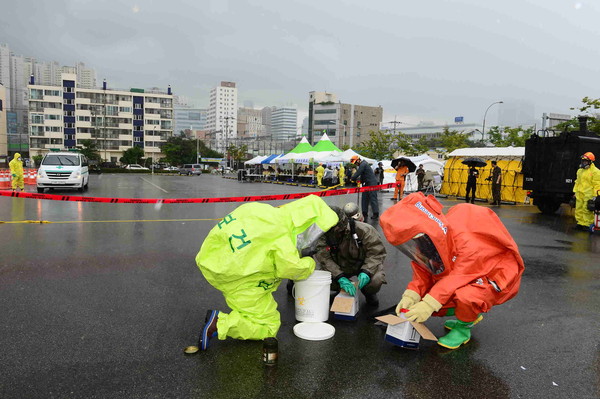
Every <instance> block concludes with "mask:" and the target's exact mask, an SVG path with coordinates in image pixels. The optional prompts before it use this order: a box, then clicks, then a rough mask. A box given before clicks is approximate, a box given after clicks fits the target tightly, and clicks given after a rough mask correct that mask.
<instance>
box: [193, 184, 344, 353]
mask: <svg viewBox="0 0 600 399" xmlns="http://www.w3.org/2000/svg"><path fill="white" fill-rule="evenodd" d="M337 222H338V216H337V214H336V213H335V212H334V211H333V210H332V209H331V208H330V207H329V206H328V205H327V203H326V202H325V201H323V200H322V199H321V198H319V197H317V196H315V195H309V196H307V197H304V198H301V199H299V200H296V201H293V202H290V203H288V204H286V205H283V206H281V207H279V208H275V207H272V206H271V205H268V204H262V203H258V202H254V203H248V204H244V205H241V206H239V207H238V208H236V209H235V210H234V211H233V212H231V213H230V214H228V215H226V216H225V217H224V218H223V220H221V221H220V222H219V223H217V225H216V226H215V227H213V229H212V230H211V231H210V232H209V233H208V236H207V237H206V239H205V240H204V242H203V243H202V247H201V248H200V252H198V255H197V256H196V263H197V265H198V267H199V268H200V271H201V272H202V274H203V275H204V277H205V278H206V280H207V281H208V282H209V283H210V284H211V285H212V286H213V287H215V288H216V289H218V290H220V291H221V292H222V293H223V296H224V297H225V301H226V302H227V305H228V306H229V307H230V308H231V309H232V311H231V312H230V313H224V312H220V311H218V310H209V311H208V312H207V313H206V320H205V326H204V329H203V330H202V334H201V336H200V342H199V345H198V346H199V347H200V348H201V349H202V350H206V349H207V347H208V343H209V341H210V339H211V338H212V337H215V336H218V338H219V339H220V340H224V339H225V338H226V337H231V338H235V339H243V340H246V339H252V340H260V339H264V338H268V337H275V336H276V334H277V331H278V330H279V327H280V325H281V320H280V317H279V312H278V311H277V303H276V302H275V300H274V299H273V295H272V293H273V292H274V291H276V290H277V287H278V286H279V283H280V282H281V280H282V279H291V280H303V279H306V278H308V276H310V275H311V274H312V272H313V271H314V268H315V261H314V260H313V259H312V258H311V257H310V255H311V254H312V253H314V250H315V248H316V242H317V240H318V239H319V237H321V236H322V235H323V234H324V233H325V232H326V231H327V230H329V229H330V228H331V227H333V226H335V225H336V224H337Z"/></svg>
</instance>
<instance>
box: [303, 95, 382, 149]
mask: <svg viewBox="0 0 600 399" xmlns="http://www.w3.org/2000/svg"><path fill="white" fill-rule="evenodd" d="M308 108H309V114H308V125H309V127H308V141H309V142H310V143H311V144H314V143H315V142H316V141H317V138H318V137H320V135H321V133H324V132H325V133H327V135H328V136H329V138H330V139H331V141H332V142H333V143H334V144H335V145H336V146H338V147H339V148H341V147H343V146H349V147H352V146H355V145H357V144H360V143H361V142H363V141H365V140H367V139H368V138H369V132H370V131H377V130H379V127H380V125H381V121H382V119H383V108H382V107H381V106H377V107H372V106H366V105H354V104H344V103H342V102H338V100H337V97H336V95H335V94H333V93H326V92H315V91H311V92H310V93H309V104H308Z"/></svg>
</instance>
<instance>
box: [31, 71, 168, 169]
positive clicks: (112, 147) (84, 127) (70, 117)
mask: <svg viewBox="0 0 600 399" xmlns="http://www.w3.org/2000/svg"><path fill="white" fill-rule="evenodd" d="M61 79H62V82H61V84H60V85H58V86H51V85H37V84H35V81H33V82H32V84H30V85H29V86H28V89H29V135H30V156H33V155H38V154H43V153H45V152H47V151H48V150H50V149H70V148H75V147H76V146H80V145H81V140H93V141H95V142H96V144H97V147H98V149H99V152H100V156H101V157H102V158H103V159H104V160H105V161H111V162H117V161H118V160H119V158H121V157H122V156H123V151H125V150H128V149H130V148H132V147H134V146H135V147H140V148H142V149H144V152H145V155H146V157H150V156H152V157H153V158H154V159H158V158H159V157H161V156H163V155H162V154H161V152H160V151H161V146H162V144H163V143H164V142H165V141H166V140H167V139H168V138H169V137H171V136H172V135H173V95H172V93H171V88H170V87H169V89H168V90H167V91H166V92H159V91H157V90H154V89H152V90H144V89H134V88H132V89H131V90H130V91H124V90H110V89H109V88H108V87H107V84H106V82H104V84H103V87H102V88H98V89H84V88H81V87H80V86H78V84H77V74H64V73H63V74H62V76H61ZM34 80H35V79H34Z"/></svg>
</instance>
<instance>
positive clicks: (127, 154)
mask: <svg viewBox="0 0 600 399" xmlns="http://www.w3.org/2000/svg"><path fill="white" fill-rule="evenodd" d="M143 157H144V150H143V149H141V148H140V147H131V148H129V149H128V150H125V151H123V156H122V157H121V159H119V161H121V162H122V163H124V164H127V165H129V164H133V163H137V164H140V163H142V161H141V160H142V158H143Z"/></svg>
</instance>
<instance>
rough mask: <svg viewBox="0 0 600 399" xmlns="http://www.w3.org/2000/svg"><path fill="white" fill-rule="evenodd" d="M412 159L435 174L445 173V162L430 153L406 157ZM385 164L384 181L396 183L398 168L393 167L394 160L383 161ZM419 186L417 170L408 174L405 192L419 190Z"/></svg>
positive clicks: (417, 164)
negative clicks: (434, 157)
mask: <svg viewBox="0 0 600 399" xmlns="http://www.w3.org/2000/svg"><path fill="white" fill-rule="evenodd" d="M405 158H408V159H410V160H411V161H412V162H413V163H414V164H415V165H416V166H417V168H418V167H419V165H423V169H425V171H428V170H429V171H432V172H433V173H434V174H437V175H440V176H441V175H443V174H444V163H443V162H440V161H438V160H435V159H433V158H431V157H430V156H429V155H419V156H416V157H405ZM381 163H382V164H383V170H384V173H383V182H384V183H394V182H395V181H396V170H394V168H392V161H381ZM418 188H419V183H418V181H417V176H416V174H415V172H411V173H409V174H408V175H407V176H406V180H405V183H404V191H405V192H413V191H417V189H418Z"/></svg>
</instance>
